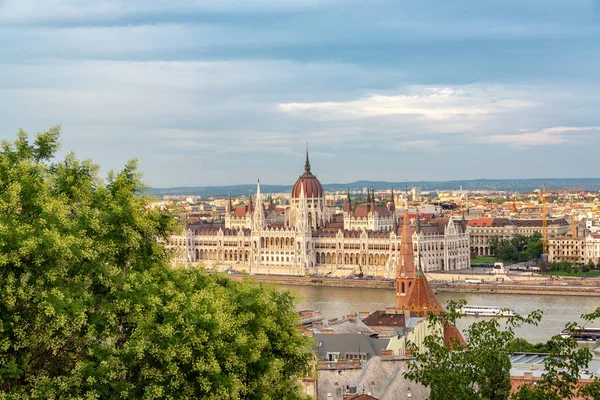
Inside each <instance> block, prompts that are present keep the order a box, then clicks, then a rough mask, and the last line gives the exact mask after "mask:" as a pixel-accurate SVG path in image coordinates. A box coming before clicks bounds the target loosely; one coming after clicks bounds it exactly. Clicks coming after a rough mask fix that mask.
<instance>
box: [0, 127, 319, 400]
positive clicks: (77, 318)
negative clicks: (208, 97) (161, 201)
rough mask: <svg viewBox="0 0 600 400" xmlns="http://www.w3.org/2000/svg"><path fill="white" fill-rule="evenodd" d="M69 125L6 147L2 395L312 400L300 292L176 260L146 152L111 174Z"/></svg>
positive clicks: (1, 187) (0, 274)
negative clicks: (64, 133) (303, 384)
mask: <svg viewBox="0 0 600 400" xmlns="http://www.w3.org/2000/svg"><path fill="white" fill-rule="evenodd" d="M59 135H60V128H59V127H53V128H51V129H50V130H48V131H47V132H43V133H40V134H38V135H37V136H36V138H35V140H34V141H33V142H30V141H29V139H28V136H27V134H26V133H25V132H23V131H20V132H19V134H18V136H17V138H16V140H15V141H14V142H9V141H6V140H5V141H3V142H2V144H1V149H0V210H1V212H0V397H9V398H43V399H58V398H60V399H69V398H73V399H74V398H78V399H79V398H85V399H109V398H125V399H127V398H132V399H144V398H148V399H150V398H153V399H154V398H165V399H166V398H207V399H253V398H261V399H281V398H289V399H295V398H301V394H300V392H299V390H298V386H297V378H298V377H299V376H302V375H304V374H307V373H308V372H309V367H310V365H311V363H312V354H311V351H310V342H308V339H306V338H304V337H302V336H301V335H300V333H299V331H298V330H297V329H296V328H295V324H296V322H297V318H298V316H297V313H296V312H295V311H294V307H293V299H292V297H291V296H290V294H289V293H285V292H284V293H280V292H278V291H277V290H275V289H274V288H271V287H266V286H259V285H254V284H250V283H247V282H242V283H237V282H232V281H230V280H228V279H227V278H225V277H222V276H209V275H206V274H205V273H203V272H201V271H198V270H184V269H175V268H170V267H169V254H168V253H167V251H166V250H165V247H164V246H163V245H162V244H161V243H164V241H165V240H167V238H168V236H169V235H170V233H171V229H172V228H173V226H174V224H173V220H172V218H171V217H170V216H168V215H165V214H163V213H161V212H159V211H157V210H155V209H153V208H152V207H150V206H149V198H148V197H147V196H146V195H145V188H144V186H143V185H142V183H141V180H140V173H139V172H138V171H137V165H136V162H135V161H131V162H129V163H128V164H127V165H126V166H125V168H124V169H123V170H122V171H120V172H118V173H109V175H108V178H107V179H106V180H102V179H100V178H99V176H98V166H96V165H94V164H93V163H92V162H90V161H88V160H84V161H81V160H78V159H77V158H76V157H75V155H74V154H69V155H67V156H66V157H65V158H64V160H61V161H55V160H54V156H55V153H56V151H57V150H58V148H59Z"/></svg>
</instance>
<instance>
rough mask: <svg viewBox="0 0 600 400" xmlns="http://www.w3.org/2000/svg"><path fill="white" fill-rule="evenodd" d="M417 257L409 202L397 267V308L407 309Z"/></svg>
mask: <svg viewBox="0 0 600 400" xmlns="http://www.w3.org/2000/svg"><path fill="white" fill-rule="evenodd" d="M415 273H416V271H415V256H414V250H413V244H412V239H411V233H410V219H409V218H408V200H406V205H405V207H404V217H403V220H402V238H401V241H400V258H399V259H398V265H397V266H396V308H398V309H403V308H405V304H406V299H407V293H408V292H409V290H410V288H411V286H412V285H413V283H414V280H415Z"/></svg>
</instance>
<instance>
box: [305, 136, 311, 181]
mask: <svg viewBox="0 0 600 400" xmlns="http://www.w3.org/2000/svg"><path fill="white" fill-rule="evenodd" d="M304 172H305V173H307V174H309V173H310V162H309V161H308V143H306V162H305V163H304Z"/></svg>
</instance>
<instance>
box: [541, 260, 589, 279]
mask: <svg viewBox="0 0 600 400" xmlns="http://www.w3.org/2000/svg"><path fill="white" fill-rule="evenodd" d="M549 274H550V275H564V276H588V277H594V276H600V272H599V271H595V265H594V263H593V262H592V261H591V260H590V262H588V263H587V264H583V265H581V264H574V263H570V262H568V261H555V262H553V263H551V264H550V271H549Z"/></svg>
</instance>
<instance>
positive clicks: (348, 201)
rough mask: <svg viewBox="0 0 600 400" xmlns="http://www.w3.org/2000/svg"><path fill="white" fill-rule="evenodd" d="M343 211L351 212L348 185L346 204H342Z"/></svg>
mask: <svg viewBox="0 0 600 400" xmlns="http://www.w3.org/2000/svg"><path fill="white" fill-rule="evenodd" d="M344 212H347V213H351V212H352V199H351V198H350V188H349V187H348V197H347V198H346V204H345V205H344Z"/></svg>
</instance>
